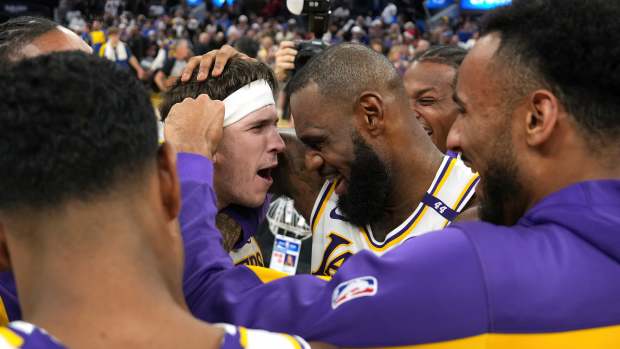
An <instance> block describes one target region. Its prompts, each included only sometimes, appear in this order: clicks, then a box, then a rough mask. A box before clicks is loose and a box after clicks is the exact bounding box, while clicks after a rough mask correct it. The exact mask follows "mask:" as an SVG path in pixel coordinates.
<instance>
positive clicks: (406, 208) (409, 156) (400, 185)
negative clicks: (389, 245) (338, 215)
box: [372, 132, 443, 241]
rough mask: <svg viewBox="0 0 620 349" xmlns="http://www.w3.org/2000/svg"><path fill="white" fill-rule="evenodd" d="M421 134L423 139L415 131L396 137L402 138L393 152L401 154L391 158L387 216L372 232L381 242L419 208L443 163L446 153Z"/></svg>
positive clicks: (377, 223)
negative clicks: (390, 185)
mask: <svg viewBox="0 0 620 349" xmlns="http://www.w3.org/2000/svg"><path fill="white" fill-rule="evenodd" d="M412 135H413V136H412ZM422 137H424V138H423V139H422V141H420V140H421V138H417V140H416V136H415V133H413V132H412V133H409V135H408V136H406V135H403V136H399V137H397V139H401V140H403V141H402V142H399V143H398V144H395V147H394V148H393V149H395V151H394V152H393V154H398V155H396V156H393V158H392V163H391V165H392V166H391V173H392V190H391V192H390V194H389V197H388V202H387V205H386V206H385V215H384V219H382V220H381V221H380V222H376V223H373V224H372V228H373V235H374V237H375V238H376V239H377V240H379V241H382V240H384V239H385V236H386V235H387V234H388V233H389V232H390V231H391V230H393V229H394V228H396V227H397V226H398V225H400V224H401V223H402V222H403V221H404V220H405V219H407V217H409V216H410V215H411V214H412V213H413V211H414V210H415V209H416V207H418V204H419V203H420V201H422V198H423V197H424V193H425V192H426V190H427V189H428V187H429V186H430V185H431V183H432V182H433V179H434V178H435V174H436V173H437V169H439V166H440V165H441V161H442V160H443V154H442V153H441V152H440V151H439V150H438V149H437V147H435V146H434V145H433V143H432V142H431V141H430V139H428V138H426V137H427V136H426V134H424V135H422ZM403 149H408V151H403Z"/></svg>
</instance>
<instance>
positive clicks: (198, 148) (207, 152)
mask: <svg viewBox="0 0 620 349" xmlns="http://www.w3.org/2000/svg"><path fill="white" fill-rule="evenodd" d="M173 145H174V148H175V150H176V151H177V153H189V154H196V155H201V156H204V157H206V158H207V159H209V160H211V161H213V152H212V151H211V149H210V148H209V147H208V146H207V144H204V143H202V144H198V143H179V144H173Z"/></svg>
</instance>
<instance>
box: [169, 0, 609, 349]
mask: <svg viewBox="0 0 620 349" xmlns="http://www.w3.org/2000/svg"><path fill="white" fill-rule="evenodd" d="M618 17H620V4H618V3H617V2H610V1H604V0H594V1H588V2H584V1H578V0H545V1H515V2H513V5H511V6H508V7H505V8H503V9H501V10H499V11H497V12H495V13H494V14H493V15H491V16H490V17H488V20H487V22H486V23H485V25H484V27H483V32H482V35H481V39H480V40H479V41H478V43H477V44H476V46H475V47H474V48H473V49H472V51H471V52H470V53H469V54H468V56H467V57H466V59H465V61H464V62H463V64H462V65H461V67H460V69H459V72H458V80H457V81H458V82H457V88H456V94H455V101H457V104H458V105H459V110H460V114H459V116H458V117H457V120H456V121H455V123H454V125H453V127H452V129H451V131H450V133H449V135H448V146H449V148H453V149H455V150H459V151H462V153H463V156H464V157H465V158H467V159H469V161H471V163H472V164H473V166H474V167H475V168H477V169H479V170H480V171H481V178H482V180H481V183H480V185H479V186H478V187H477V192H478V194H479V199H480V215H481V218H482V219H483V220H484V222H472V223H457V224H453V225H451V226H450V227H448V228H446V229H443V230H442V231H438V232H436V233H432V234H426V235H423V236H420V237H417V238H416V239H411V240H409V241H407V242H405V243H403V244H402V245H401V246H399V247H398V248H396V249H394V250H393V251H391V252H389V253H386V254H385V255H383V256H382V257H377V256H375V255H374V254H373V253H370V252H368V251H361V252H359V253H357V254H355V255H354V256H352V257H350V258H349V260H348V261H347V262H346V263H345V264H344V265H343V266H342V267H341V268H340V269H339V271H338V272H337V273H336V274H335V275H334V276H333V277H332V278H331V280H330V281H324V280H321V279H319V278H313V277H311V276H307V275H306V276H304V275H301V276H293V277H284V278H280V279H277V280H275V281H273V280H274V275H271V276H270V277H266V275H262V276H261V275H260V274H258V273H257V271H259V269H260V268H247V267H237V268H230V269H228V270H221V269H215V268H212V267H210V266H209V265H208V263H213V262H215V261H207V260H205V265H203V268H204V274H203V277H204V278H205V280H206V281H205V283H206V284H208V285H209V286H208V288H205V289H204V290H203V297H202V298H203V299H205V302H204V304H203V305H202V306H203V307H204V309H212V308H213V307H216V308H217V309H218V310H217V313H213V312H211V314H206V312H204V313H203V314H204V315H203V317H205V318H209V317H212V318H215V319H218V320H219V321H222V320H227V321H233V322H235V323H237V324H244V325H253V326H260V327H261V328H267V329H271V330H279V331H283V330H284V331H292V332H295V333H299V334H301V335H303V336H304V337H306V338H310V339H322V340H325V341H328V342H331V343H334V344H337V345H341V346H348V347H403V346H412V347H414V348H415V347H418V346H419V347H420V348H426V347H433V348H444V347H445V348H454V347H464V348H505V347H520V348H582V347H590V348H615V347H618V346H619V345H620V335H619V333H620V312H619V311H618V307H617V306H615V304H619V303H620V282H619V280H620V266H619V263H618V260H620V240H619V237H620V230H619V228H618V227H620V216H619V215H618V214H617V213H618V212H620V181H618V178H620V167H619V165H618V162H617V161H616V159H617V158H618V156H620V146H619V144H618V134H619V133H620V131H619V130H620V124H619V119H618V117H617V116H618V114H619V113H620V104H619V102H618V98H617V96H616V91H617V90H618V89H620V71H619V69H620V67H619V66H618V64H617V63H616V62H617V61H618V59H620V57H619V56H618V54H619V52H620V50H617V49H615V48H616V47H617V46H618V43H620V22H618V20H617V18H618ZM532 33H536V35H532ZM610 35H611V37H610ZM603 37H604V38H606V39H605V40H601V38H603ZM607 38H609V39H607ZM567 40H568V42H567ZM345 47H346V46H345ZM330 50H339V48H338V47H335V48H332V49H330ZM325 54H326V55H329V54H332V55H333V54H335V53H334V52H331V53H330V52H329V51H328V52H326V53H325ZM575 59H577V60H579V61H580V62H581V63H582V64H581V66H580V69H578V70H575V69H574V60H575ZM338 62H339V60H332V61H331V63H332V65H336V66H339V65H340V64H345V63H346V64H348V65H349V66H353V67H354V66H357V65H351V64H350V63H349V62H350V61H348V60H347V61H345V63H342V62H341V63H340V64H339V63H338ZM332 69H336V68H333V67H332ZM342 78H343V79H345V77H342ZM320 81H321V80H320V79H317V80H316V81H314V80H313V81H309V82H308V84H306V85H305V86H304V85H301V84H300V88H299V89H298V90H297V92H295V93H294V94H293V96H292V98H293V100H292V105H293V108H294V109H293V110H295V108H296V106H297V107H299V103H300V102H303V101H308V102H309V103H311V102H312V101H314V103H313V105H314V106H315V107H316V106H321V105H322V104H321V103H316V100H321V99H322V98H326V97H325V95H328V96H329V95H330V93H331V92H332V91H331V90H327V91H326V90H322V89H318V88H317V85H319V86H320V84H319V82H320ZM332 88H338V86H334V87H332ZM403 90H404V89H402V88H401V89H396V90H394V91H395V92H393V93H398V94H400V95H403V94H404V91H403ZM359 95H360V97H363V96H364V95H368V96H369V97H370V96H371V95H372V94H370V93H368V92H362V93H359ZM360 97H358V98H355V99H351V103H353V104H354V107H353V110H359V113H360V114H362V117H356V116H350V117H346V116H344V115H343V114H339V115H341V116H340V118H339V120H340V121H341V122H340V123H339V124H336V123H335V122H330V120H326V119H325V118H320V117H319V118H310V115H307V114H295V115H296V125H295V126H296V130H297V133H298V134H299V135H300V137H301V138H302V139H304V141H306V142H310V144H317V143H318V144H319V145H321V147H320V148H319V149H320V151H321V152H323V153H325V154H326V155H325V158H326V160H325V161H326V162H327V161H328V159H329V160H330V161H331V162H333V163H334V164H335V165H336V163H339V162H340V161H343V160H341V158H343V157H344V156H337V155H338V154H339V153H340V152H339V151H338V150H339V149H341V146H342V143H343V140H342V137H344V136H342V137H340V138H338V137H335V135H334V134H336V133H337V132H338V129H339V128H342V127H343V125H344V126H348V125H352V127H355V128H357V129H358V132H359V133H361V135H360V136H361V137H365V138H367V139H368V141H367V142H368V143H371V142H372V144H373V145H374V143H375V142H376V141H375V140H374V138H377V137H380V135H381V134H383V133H389V132H397V131H394V130H392V128H398V127H399V126H402V124H400V123H398V122H395V124H391V123H390V122H388V120H389V121H394V119H393V118H390V117H389V114H388V112H389V110H390V109H392V108H403V109H405V108H407V107H408V105H407V103H403V102H398V103H397V102H396V101H398V100H399V99H397V98H391V96H389V95H388V94H387V93H385V92H384V93H381V94H379V93H377V94H376V95H374V96H373V98H369V97H366V98H360ZM379 97H381V98H379ZM393 103H395V104H396V105H393ZM314 115H320V114H318V113H317V114H314ZM364 130H366V131H364ZM362 131H364V133H362ZM481 135H483V136H481ZM317 141H320V142H317ZM402 142H403V141H401V142H395V141H394V143H393V144H391V146H394V147H399V148H402V146H401V144H400V143H402ZM388 146H390V144H387V145H385V146H384V147H388ZM343 148H346V147H343ZM319 149H314V150H313V151H315V152H318V151H319ZM341 151H342V150H341ZM311 152H312V151H311ZM342 152H343V153H346V151H342ZM377 153H379V154H381V155H380V156H384V157H386V156H385V154H386V153H387V151H386V150H385V149H383V148H380V149H378V151H377ZM309 155H312V154H309ZM328 155H329V156H328ZM388 160H389V159H388ZM203 161H205V162H208V160H206V159H204V158H203ZM343 162H344V161H343ZM185 165H187V164H180V166H185ZM343 168H344V166H343ZM343 172H344V170H343ZM345 174H346V172H345ZM195 175H196V177H197V176H198V174H195ZM411 175H412V176H415V175H416V174H414V173H412V174H411ZM345 179H346V177H345ZM200 182H201V181H200V179H196V181H195V184H196V187H197V188H200V187H202V186H204V185H207V186H208V182H204V181H202V185H201V184H200ZM346 184H347V183H346V182H345V184H344V185H345V186H344V187H339V189H338V191H340V192H346V190H345V189H349V190H350V188H351V185H350V183H349V186H348V188H347V186H346ZM341 185H342V184H341ZM399 188H400V189H401V190H407V188H406V187H402V186H401V187H399ZM196 192H198V191H196ZM201 201H202V203H203V204H204V200H196V201H195V203H196V204H198V203H200V202H201ZM186 233H188V232H186ZM189 233H191V232H189ZM211 248H213V249H217V248H220V247H219V246H212V247H211ZM220 249H221V248H220ZM261 277H262V279H260V278H261ZM262 313H269V315H270V316H269V317H264V318H260V317H258V316H257V314H262Z"/></svg>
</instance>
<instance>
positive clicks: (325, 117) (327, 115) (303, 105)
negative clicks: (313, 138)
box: [290, 82, 339, 132]
mask: <svg viewBox="0 0 620 349" xmlns="http://www.w3.org/2000/svg"><path fill="white" fill-rule="evenodd" d="M337 104H338V103H336V102H334V101H333V100H330V99H328V98H326V97H325V96H323V95H322V94H321V93H320V91H319V86H318V85H317V84H316V83H313V82H311V83H310V84H309V85H308V86H306V87H304V88H302V89H300V90H299V91H297V92H295V93H293V95H292V96H291V104H290V106H291V114H292V115H293V118H294V120H295V125H296V126H295V128H296V130H297V132H299V129H298V127H297V126H299V127H301V129H305V128H319V129H323V128H328V127H329V126H330V124H331V122H330V121H332V119H334V118H335V117H336V114H337V113H336V110H337V109H339V106H338V105H337Z"/></svg>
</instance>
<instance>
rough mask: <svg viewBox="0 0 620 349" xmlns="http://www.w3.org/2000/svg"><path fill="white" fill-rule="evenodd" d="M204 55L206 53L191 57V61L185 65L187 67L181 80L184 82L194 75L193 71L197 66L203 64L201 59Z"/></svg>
mask: <svg viewBox="0 0 620 349" xmlns="http://www.w3.org/2000/svg"><path fill="white" fill-rule="evenodd" d="M204 56H206V55H202V56H195V57H192V58H190V59H189V61H188V62H187V64H186V65H185V68H184V69H183V74H181V81H183V82H187V81H189V79H190V78H191V77H192V73H193V72H194V70H195V69H196V67H198V66H199V65H200V64H201V60H202V59H203V57H204Z"/></svg>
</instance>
